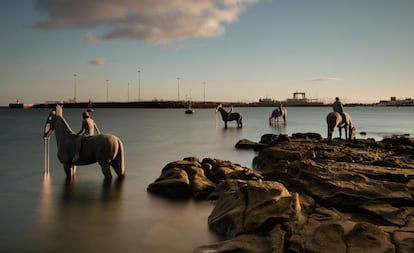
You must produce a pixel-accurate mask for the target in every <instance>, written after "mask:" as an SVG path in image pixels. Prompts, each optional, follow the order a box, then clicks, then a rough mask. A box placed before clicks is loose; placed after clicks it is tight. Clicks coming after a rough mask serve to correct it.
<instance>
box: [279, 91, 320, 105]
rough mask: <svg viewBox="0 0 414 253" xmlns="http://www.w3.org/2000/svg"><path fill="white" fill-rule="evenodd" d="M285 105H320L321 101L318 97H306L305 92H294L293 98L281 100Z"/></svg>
mask: <svg viewBox="0 0 414 253" xmlns="http://www.w3.org/2000/svg"><path fill="white" fill-rule="evenodd" d="M282 103H283V105H286V106H322V105H324V104H323V102H320V101H319V100H318V99H313V98H307V97H306V94H305V92H294V93H293V98H288V99H286V100H285V101H282Z"/></svg>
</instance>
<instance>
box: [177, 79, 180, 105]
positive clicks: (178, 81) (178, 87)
mask: <svg viewBox="0 0 414 253" xmlns="http://www.w3.org/2000/svg"><path fill="white" fill-rule="evenodd" d="M177 90H178V101H180V78H179V77H177Z"/></svg>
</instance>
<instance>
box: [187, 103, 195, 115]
mask: <svg viewBox="0 0 414 253" xmlns="http://www.w3.org/2000/svg"><path fill="white" fill-rule="evenodd" d="M193 113H194V109H192V108H191V102H190V101H188V106H187V110H185V114H193Z"/></svg>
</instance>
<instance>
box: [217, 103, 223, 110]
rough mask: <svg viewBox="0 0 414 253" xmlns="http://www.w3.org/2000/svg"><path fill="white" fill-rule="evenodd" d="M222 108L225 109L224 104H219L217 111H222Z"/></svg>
mask: <svg viewBox="0 0 414 253" xmlns="http://www.w3.org/2000/svg"><path fill="white" fill-rule="evenodd" d="M220 110H223V105H222V104H219V105H218V106H217V108H216V112H218V111H220Z"/></svg>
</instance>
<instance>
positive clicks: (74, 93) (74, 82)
mask: <svg viewBox="0 0 414 253" xmlns="http://www.w3.org/2000/svg"><path fill="white" fill-rule="evenodd" d="M76 77H77V75H76V74H73V102H76Z"/></svg>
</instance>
